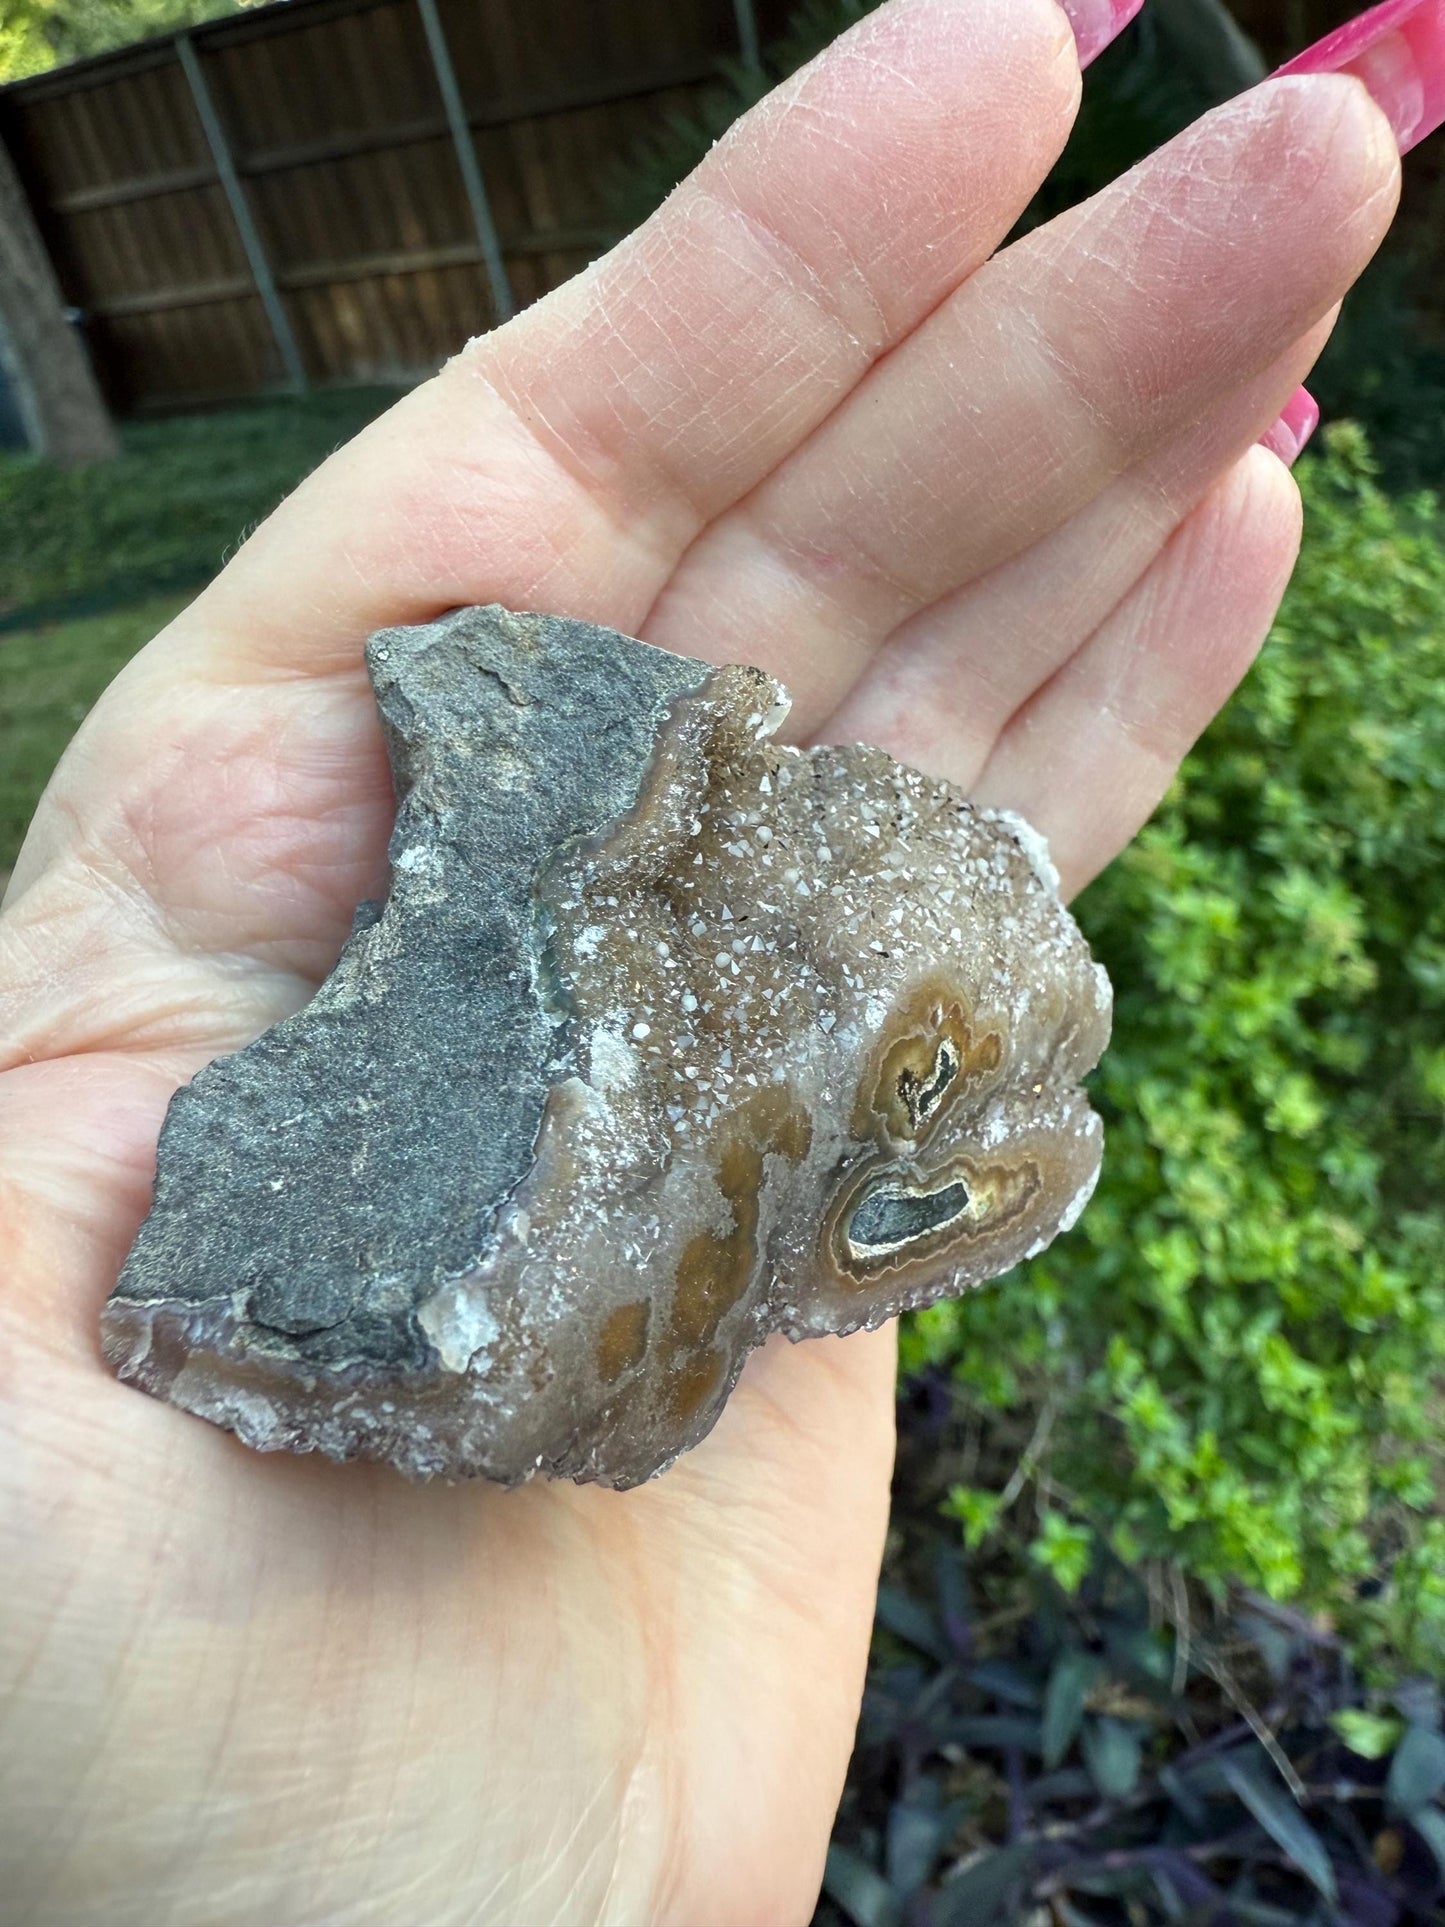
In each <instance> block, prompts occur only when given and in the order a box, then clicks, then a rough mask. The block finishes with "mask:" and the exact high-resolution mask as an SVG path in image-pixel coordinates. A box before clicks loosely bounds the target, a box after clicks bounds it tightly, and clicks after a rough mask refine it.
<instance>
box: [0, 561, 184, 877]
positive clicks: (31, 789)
mask: <svg viewBox="0 0 1445 1927" xmlns="http://www.w3.org/2000/svg"><path fill="white" fill-rule="evenodd" d="M187 599H188V598H187V597H185V596H177V595H169V596H155V597H152V598H151V599H150V600H148V601H146V602H138V603H136V604H135V605H134V606H133V607H132V608H129V609H120V610H115V611H112V613H111V614H109V615H104V616H88V617H85V618H83V619H82V620H80V621H78V622H65V623H52V624H48V625H46V626H44V627H41V628H37V629H21V630H16V631H13V632H12V633H11V634H9V635H0V875H3V874H4V873H5V872H6V871H7V870H9V869H10V868H11V867H12V865H13V864H14V861H15V853H16V851H17V850H18V849H19V848H20V842H21V838H22V837H23V836H24V834H25V830H26V827H27V825H28V824H29V822H30V818H31V817H32V815H33V814H34V812H35V805H36V803H37V802H38V801H39V798H40V792H41V791H42V790H43V789H44V788H45V785H46V783H47V782H48V781H49V779H50V772H51V771H52V770H53V769H54V767H55V765H56V763H57V761H58V760H59V758H60V753H61V751H62V750H63V749H64V748H65V745H66V744H67V743H68V742H69V741H70V739H71V737H72V736H73V735H74V734H75V732H76V730H77V728H78V727H79V725H80V720H81V718H82V717H83V716H84V714H85V712H86V711H87V710H88V709H89V708H90V706H91V705H92V703H94V701H95V699H96V697H97V696H99V695H100V693H101V691H102V690H103V689H104V688H105V686H106V684H107V683H108V682H109V681H110V680H111V678H112V677H113V676H114V675H115V673H116V671H117V670H119V669H120V668H121V667H122V666H123V665H124V664H125V663H127V662H129V660H130V658H131V657H132V656H133V655H134V654H135V652H136V650H137V649H139V648H141V647H143V645H144V644H145V643H147V642H149V641H150V639H151V637H152V636H153V635H155V633H156V631H157V630H158V629H161V628H163V627H164V625H165V624H166V623H167V622H169V621H170V619H171V617H172V616H173V615H174V614H175V613H176V611H177V610H178V609H179V608H181V607H182V606H183V604H184V603H185V602H186V601H187Z"/></svg>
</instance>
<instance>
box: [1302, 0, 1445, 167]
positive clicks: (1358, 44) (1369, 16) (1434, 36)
mask: <svg viewBox="0 0 1445 1927" xmlns="http://www.w3.org/2000/svg"><path fill="white" fill-rule="evenodd" d="M1279 71H1280V73H1282V74H1353V75H1354V76H1355V78H1356V79H1357V80H1362V81H1363V82H1364V83H1365V85H1366V86H1367V87H1368V88H1369V90H1370V92H1371V93H1372V94H1373V95H1374V97H1375V100H1376V102H1377V104H1378V105H1379V106H1380V107H1381V108H1382V109H1383V110H1384V112H1385V114H1386V116H1387V117H1388V119H1389V122H1390V125H1391V126H1392V127H1393V128H1394V130H1395V139H1396V140H1397V141H1398V142H1399V144H1400V152H1401V153H1402V154H1408V153H1409V151H1410V149H1411V148H1412V147H1416V146H1418V145H1419V143H1420V142H1421V141H1422V140H1424V138H1425V136H1426V135H1427V134H1433V133H1434V131H1435V129H1436V128H1437V127H1439V126H1440V125H1441V123H1442V122H1445V0H1385V3H1384V5H1383V6H1380V7H1371V9H1370V11H1369V12H1368V13H1362V14H1361V15H1360V16H1359V18H1358V19H1355V20H1347V21H1346V22H1345V24H1344V26H1343V27H1336V29H1335V31H1334V32H1333V33H1327V34H1326V35H1325V37H1324V39H1323V40H1319V41H1316V43H1315V45H1314V46H1313V47H1306V49H1305V51H1304V52H1303V53H1302V54H1296V55H1295V57H1294V59H1293V60H1288V61H1286V62H1285V64H1284V66H1283V67H1281V68H1280V69H1279Z"/></svg>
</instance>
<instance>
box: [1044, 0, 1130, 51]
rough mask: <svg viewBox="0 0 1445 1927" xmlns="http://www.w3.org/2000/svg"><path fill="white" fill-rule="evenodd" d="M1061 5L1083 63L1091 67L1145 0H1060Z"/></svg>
mask: <svg viewBox="0 0 1445 1927" xmlns="http://www.w3.org/2000/svg"><path fill="white" fill-rule="evenodd" d="M1059 4H1060V6H1061V7H1062V8H1063V10H1064V12H1065V13H1066V14H1067V15H1068V16H1069V25H1070V26H1071V27H1072V28H1073V30H1074V39H1075V40H1076V41H1077V42H1078V48H1079V65H1080V66H1081V67H1087V66H1088V64H1089V62H1090V61H1091V60H1094V59H1096V58H1097V57H1098V56H1099V55H1100V54H1101V53H1102V52H1103V51H1104V49H1105V47H1107V46H1108V44H1109V42H1110V41H1111V40H1117V39H1118V37H1119V35H1120V34H1121V33H1122V32H1123V31H1124V29H1125V27H1127V26H1128V24H1129V22H1130V21H1131V20H1132V19H1133V18H1134V16H1135V14H1136V13H1138V12H1140V11H1141V9H1142V8H1143V5H1144V0H1059Z"/></svg>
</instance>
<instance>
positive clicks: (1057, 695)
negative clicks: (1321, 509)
mask: <svg viewBox="0 0 1445 1927" xmlns="http://www.w3.org/2000/svg"><path fill="white" fill-rule="evenodd" d="M1299 537H1300V499H1299V491H1298V489H1297V488H1296V487H1295V484H1294V482H1293V480H1292V479H1291V477H1290V474H1289V471H1288V469H1287V468H1286V467H1285V465H1284V463H1283V462H1282V461H1281V460H1280V459H1279V458H1278V457H1277V456H1276V455H1274V454H1273V453H1271V452H1270V451H1269V450H1268V449H1267V448H1263V447H1259V448H1253V449H1251V450H1250V451H1249V453H1248V454H1247V455H1245V456H1243V457H1242V458H1241V459H1240V460H1239V461H1238V462H1237V463H1236V464H1235V466H1234V467H1233V468H1232V469H1230V470H1229V471H1228V473H1227V474H1226V475H1224V476H1223V477H1222V478H1221V480H1220V481H1219V482H1218V483H1217V484H1216V485H1215V487H1214V488H1213V490H1212V491H1211V492H1210V494H1209V495H1207V496H1206V497H1205V498H1204V500H1203V501H1202V502H1200V503H1199V505H1198V506H1197V507H1196V508H1195V509H1194V510H1193V512H1192V513H1191V514H1190V515H1189V516H1188V517H1187V519H1186V520H1185V521H1184V522H1182V523H1181V524H1180V526H1179V528H1178V529H1177V530H1176V532H1175V534H1174V536H1173V538H1172V539H1171V541H1170V543H1169V545H1168V547H1167V548H1166V549H1165V550H1164V551H1163V553H1162V554H1161V555H1160V556H1159V557H1158V559H1157V560H1156V561H1155V562H1154V564H1153V565H1152V566H1151V568H1150V569H1149V570H1148V572H1147V573H1146V574H1145V575H1144V576H1143V577H1141V579H1140V580H1139V582H1138V583H1137V584H1136V585H1135V587H1134V589H1133V590H1132V591H1131V592H1130V594H1129V595H1128V596H1127V597H1126V598H1125V600H1124V601H1123V602H1121V603H1120V604H1119V605H1118V607H1117V608H1116V609H1115V610H1114V612H1113V613H1112V615H1110V616H1109V617H1108V619H1107V620H1106V621H1105V622H1104V623H1103V624H1102V625H1101V627H1100V628H1099V629H1097V630H1096V631H1095V632H1094V634H1093V635H1092V636H1091V637H1090V639H1089V641H1088V642H1087V643H1085V644H1084V646H1083V647H1082V648H1081V649H1080V650H1078V651H1077V652H1076V654H1075V655H1073V656H1072V657H1071V658H1070V659H1069V661H1068V662H1067V663H1065V664H1064V665H1063V667H1062V668H1060V669H1059V670H1058V671H1057V673H1056V674H1055V675H1053V676H1052V677H1051V678H1050V679H1049V681H1048V682H1046V683H1045V684H1044V685H1043V686H1042V687H1041V688H1040V689H1039V690H1037V691H1036V692H1035V694H1034V695H1033V696H1032V697H1030V699H1029V701H1028V702H1027V703H1026V704H1025V705H1024V706H1023V708H1021V709H1020V710H1018V711H1017V712H1016V713H1015V715H1014V716H1013V717H1012V718H1011V719H1010V721H1009V722H1008V724H1007V725H1006V726H1005V728H1004V729H1003V731H1002V732H1001V734H1000V735H999V737H998V739H997V741H996V742H995V744H994V748H993V751H992V753H991V755H990V757H989V760H988V762H987V764H986V765H985V766H984V769H983V771H982V773H981V774H980V776H979V779H978V781H977V783H976V784H975V785H974V788H973V795H974V798H975V800H976V801H978V802H980V803H984V804H988V805H991V806H995V807H1005V808H1008V809H1013V810H1018V811H1020V812H1021V813H1022V814H1023V815H1024V816H1026V817H1028V819H1029V820H1030V821H1031V822H1032V823H1034V824H1035V825H1036V826H1037V827H1038V828H1039V829H1040V830H1042V831H1043V832H1044V833H1045V835H1046V836H1047V837H1048V839H1049V842H1050V845H1051V846H1052V849H1053V854H1054V861H1055V862H1056V863H1057V864H1058V866H1059V870H1060V873H1061V875H1062V878H1063V884H1064V890H1065V892H1066V894H1067V895H1070V896H1072V895H1073V893H1074V892H1075V891H1077V890H1081V889H1082V888H1083V886H1084V885H1085V884H1086V883H1088V882H1089V881H1090V879H1091V878H1092V877H1094V876H1096V875H1097V874H1098V872H1099V871H1100V870H1102V869H1103V867H1104V865H1105V864H1106V863H1109V862H1111V861H1112V859H1113V858H1114V857H1115V856H1117V855H1118V853H1119V851H1120V850H1122V849H1123V848H1124V846H1125V844H1126V843H1127V842H1128V841H1129V839H1130V838H1131V837H1132V836H1133V835H1134V833H1135V831H1136V830H1138V829H1139V828H1140V827H1141V825H1143V824H1144V823H1145V822H1146V821H1147V820H1148V818H1149V816H1150V815H1151V814H1152V812H1153V810H1154V808H1155V806H1156V804H1157V803H1158V802H1159V799H1160V798H1161V797H1162V796H1163V794H1164V792H1165V790H1166V789H1167V788H1168V787H1169V784H1170V783H1171V782H1172V780H1173V778H1174V774H1175V772H1176V770H1177V769H1178V767H1179V765H1180V763H1181V762H1182V760H1183V758H1184V756H1185V755H1186V754H1187V752H1188V751H1189V749H1190V748H1191V747H1192V746H1193V744H1194V742H1195V740H1196V738H1197V737H1198V736H1199V735H1200V733H1201V732H1202V731H1203V730H1204V728H1205V727H1206V726H1207V724H1208V723H1209V722H1210V721H1211V720H1212V718H1213V717H1214V715H1215V714H1216V712H1217V711H1218V710H1219V709H1220V708H1221V707H1222V706H1223V704H1224V702H1225V699H1226V698H1227V697H1228V696H1229V694H1230V692H1231V691H1232V690H1233V689H1234V688H1235V686H1236V684H1237V683H1238V682H1239V680H1240V678H1241V677H1242V676H1243V675H1244V673H1245V671H1246V670H1247V669H1248V668H1249V666H1250V664H1251V663H1252V662H1253V661H1254V658H1255V656H1256V655H1257V654H1258V652H1259V649H1260V646H1261V644H1262V643H1263V641H1264V638H1265V636H1266V635H1267V634H1268V633H1269V628H1270V624H1271V623H1272V622H1273V621H1274V617H1275V613H1276V611H1277V610H1278V608H1279V604H1280V599H1281V597H1282V596H1283V594H1284V591H1285V587H1286V585H1287V583H1288V581H1289V577H1290V572H1291V570H1292V569H1293V567H1294V563H1295V558H1296V556H1297V554H1298V552H1299Z"/></svg>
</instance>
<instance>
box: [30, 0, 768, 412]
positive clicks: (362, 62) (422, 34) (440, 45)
mask: <svg viewBox="0 0 1445 1927" xmlns="http://www.w3.org/2000/svg"><path fill="white" fill-rule="evenodd" d="M783 10H784V9H783V6H782V5H781V4H780V3H779V0H287V3H286V4H283V5H273V6H268V7H263V8H259V9H257V10H255V11H253V12H248V13H242V14H237V15H231V16H228V17H226V18H225V19H223V20H219V21H214V22H211V23H210V24H209V25H207V26H204V27H200V28H196V29H195V30H193V31H192V32H190V33H188V34H179V35H174V36H169V37H166V38H164V39H160V40H154V41H147V42H142V43H141V44H140V45H138V46H136V47H131V48H126V49H125V50H123V51H122V52H120V53H116V54H111V55H106V56H103V57H101V58H100V59H97V60H91V61H86V62H83V63H80V64H78V65H75V66H72V67H68V68H64V69H61V70H59V71H57V72H55V73H53V74H46V75H41V76H39V77H37V78H36V79H34V80H29V81H22V82H19V83H17V84H15V85H13V86H10V87H8V88H5V89H3V90H0V139H3V140H4V141H5V143H6V145H7V146H8V147H9V149H10V152H11V154H12V155H13V157H14V159H15V162H16V164H17V166H18V168H19V170H20V173H21V177H22V179H23V181H24V183H25V186H26V190H27V193H28V194H29V197H30V200H31V204H32V207H33V208H34V211H35V216H36V219H37V221H38V223H39V226H40V230H41V233H42V235H43V237H44V240H45V242H46V245H47V247H48V248H49V250H50V253H51V256H52V259H53V260H54V263H55V266H56V270H57V272H58V274H59V277H60V281H61V286H62V288H63V290H64V293H65V296H66V298H67V299H68V300H69V301H70V302H71V303H73V304H74V306H75V307H76V308H78V309H79V310H80V311H81V313H82V315H83V316H84V318H85V326H86V329H87V333H88V335H89V339H90V344H91V348H92V352H93V354H94V357H95V361H96V364H97V367H98V369H99V372H100V375H101V379H102V381H103V383H104V385H105V388H106V390H107V392H108V394H109V396H110V399H111V401H112V404H113V405H114V406H115V407H116V408H117V409H118V410H120V411H121V412H124V413H134V412H138V411H146V410H151V409H158V408H177V407H186V406H193V405H196V404H198V403H205V402H213V401H220V400H225V399H230V398H233V397H240V396H246V395H257V394H265V393H269V392H274V391H278V390H285V389H288V388H300V387H304V386H308V385H311V384H332V383H342V382H365V381H378V382H379V381H392V380H402V379H407V378H409V377H413V376H416V375H419V374H421V373H423V372H425V371H427V370H429V369H431V368H433V367H435V366H436V365H437V364H438V363H439V362H440V361H441V360H442V359H444V358H445V356H446V355H448V354H449V353H451V352H452V351H453V350H454V349H455V348H456V347H457V346H458V345H459V344H460V343H461V342H462V341H464V340H465V339H466V338H467V337H468V336H469V335H472V334H475V333H477V332H479V331H480V330H481V329H483V328H485V327H487V326H489V325H490V324H491V323H493V322H494V321H496V320H497V319H499V318H501V317H503V316H505V315H506V314H507V313H508V312H509V311H510V310H511V309H512V308H515V307H520V306H522V305H524V304H525V303H526V302H528V301H531V300H533V299H535V298H536V297H537V296H538V295H540V294H542V293H545V292H546V290H547V289H549V288H551V287H554V286H556V285H557V283H558V282H560V281H563V280H565V279H567V277H568V276H570V275H571V274H573V273H575V272H576V271H577V269H578V268H580V267H582V266H583V265H585V264H586V262H587V261H589V260H590V259H592V258H593V257H594V256H595V255H596V254H597V253H599V252H600V251H601V250H602V249H604V248H605V247H607V246H608V245H610V244H611V242H612V241H613V240H614V239H615V238H616V235H615V232H614V231H613V229H612V227H611V226H610V225H609V212H608V193H607V189H608V184H609V181H610V179H611V178H612V175H613V171H614V170H615V169H616V168H617V167H618V165H619V163H620V161H621V160H622V158H623V157H624V156H625V155H626V154H627V153H628V152H629V151H630V150H631V149H632V147H633V146H634V145H635V143H637V142H638V141H639V140H640V139H641V138H642V137H643V136H644V135H645V134H646V133H647V132H648V131H649V130H655V129H656V128H657V127H658V125H659V122H660V120H661V118H662V117H663V116H665V115H666V114H667V113H668V111H669V110H672V109H675V108H682V107H685V106H686V105H687V104H688V103H689V102H691V101H692V100H694V99H695V97H696V95H697V93H698V91H699V90H700V89H701V88H702V87H704V86H705V85H706V83H707V82H708V81H709V80H711V79H713V78H715V76H716V74H717V72H718V69H719V63H720V62H722V61H723V60H726V59H729V58H732V59H737V58H739V57H742V58H748V57H749V56H752V57H755V53H756V35H757V34H758V33H759V32H762V33H764V34H768V33H772V32H774V31H776V30H777V26H778V22H779V16H780V15H781V13H782V12H783Z"/></svg>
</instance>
